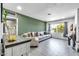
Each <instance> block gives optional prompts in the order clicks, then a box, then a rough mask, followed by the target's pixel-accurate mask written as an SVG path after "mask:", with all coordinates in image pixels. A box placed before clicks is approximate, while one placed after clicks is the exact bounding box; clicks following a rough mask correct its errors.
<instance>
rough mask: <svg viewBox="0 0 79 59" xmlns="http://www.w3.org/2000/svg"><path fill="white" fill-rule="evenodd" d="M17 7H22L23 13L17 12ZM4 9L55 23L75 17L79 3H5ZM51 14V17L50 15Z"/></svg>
mask: <svg viewBox="0 0 79 59" xmlns="http://www.w3.org/2000/svg"><path fill="white" fill-rule="evenodd" d="M17 6H21V7H22V11H18V10H17V8H16V7H17ZM3 7H4V8H6V9H9V10H12V11H16V12H18V13H21V14H24V15H27V16H30V17H33V18H36V19H39V20H42V21H53V20H56V19H60V18H65V17H70V16H74V15H75V10H76V8H79V4H78V3H4V4H3ZM48 13H51V15H48Z"/></svg>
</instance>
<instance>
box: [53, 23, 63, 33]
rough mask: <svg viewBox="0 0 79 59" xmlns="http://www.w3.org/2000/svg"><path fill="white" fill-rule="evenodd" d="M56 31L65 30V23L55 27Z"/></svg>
mask: <svg viewBox="0 0 79 59" xmlns="http://www.w3.org/2000/svg"><path fill="white" fill-rule="evenodd" d="M53 31H54V32H61V33H62V32H63V31H64V23H61V24H58V25H57V26H56V27H55V28H53Z"/></svg>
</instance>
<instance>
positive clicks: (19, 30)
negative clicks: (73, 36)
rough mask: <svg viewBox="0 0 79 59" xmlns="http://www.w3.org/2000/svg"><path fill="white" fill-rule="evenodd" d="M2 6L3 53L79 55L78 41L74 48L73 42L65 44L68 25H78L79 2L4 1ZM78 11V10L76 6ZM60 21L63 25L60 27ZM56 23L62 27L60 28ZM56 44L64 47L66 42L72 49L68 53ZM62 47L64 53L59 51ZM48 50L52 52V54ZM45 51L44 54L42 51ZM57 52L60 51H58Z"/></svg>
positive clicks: (15, 54) (20, 54) (14, 54)
mask: <svg viewBox="0 0 79 59" xmlns="http://www.w3.org/2000/svg"><path fill="white" fill-rule="evenodd" d="M2 5H3V19H2V21H3V33H4V34H3V35H4V38H3V39H5V41H4V42H3V43H5V44H4V46H5V47H4V46H3V47H2V48H4V50H5V52H2V53H1V54H2V55H5V56H39V55H42V56H43V55H44V56H47V55H49V56H53V55H54V56H55V55H61V56H63V55H66V54H67V55H79V53H78V52H76V51H78V42H77V43H76V47H75V51H74V50H73V49H72V48H71V47H72V43H71V46H70V47H69V46H68V44H67V39H68V33H69V30H70V26H71V24H73V25H74V26H73V27H75V26H77V25H78V17H77V16H78V14H77V12H75V9H76V8H78V7H79V4H74V3H72V4H68V3H64V4H62V3H3V4H2ZM61 6H62V8H60V7H61ZM70 7H71V8H70ZM77 11H79V10H78V9H77ZM75 14H77V15H75ZM61 23H62V24H63V25H62V26H61ZM75 24H76V25H75ZM54 25H55V26H54ZM57 25H59V27H62V28H60V30H59V28H58V27H57ZM53 28H54V29H56V30H54V32H52V29H53ZM77 31H78V28H77ZM77 35H78V33H77ZM77 37H78V36H77ZM63 39H66V40H63ZM77 39H78V38H77ZM77 41H78V40H77ZM65 42H66V43H65ZM71 42H72V41H71ZM63 43H65V44H63ZM53 44H54V45H56V46H54V45H53ZM59 44H61V45H63V47H64V45H65V48H67V50H68V51H72V52H70V53H67V50H66V51H65V49H63V47H62V46H61V45H59ZM52 47H53V48H52ZM68 47H69V48H68ZM18 49H19V50H18ZM46 49H47V51H46ZM58 49H59V50H58ZM62 49H63V50H62ZM69 49H70V50H69ZM55 50H56V51H57V52H56V51H55ZM61 50H62V51H64V52H61ZM2 51H3V50H2ZM51 51H52V52H53V51H55V54H54V53H52V52H51ZM16 52H17V53H16ZM37 52H38V53H37ZM45 52H47V53H46V54H45ZM59 52H61V53H60V54H58V53H59Z"/></svg>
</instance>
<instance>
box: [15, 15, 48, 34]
mask: <svg viewBox="0 0 79 59" xmlns="http://www.w3.org/2000/svg"><path fill="white" fill-rule="evenodd" d="M17 17H18V34H22V33H25V32H40V31H45V30H46V22H43V21H40V20H37V19H34V18H31V17H28V16H24V15H21V14H17Z"/></svg>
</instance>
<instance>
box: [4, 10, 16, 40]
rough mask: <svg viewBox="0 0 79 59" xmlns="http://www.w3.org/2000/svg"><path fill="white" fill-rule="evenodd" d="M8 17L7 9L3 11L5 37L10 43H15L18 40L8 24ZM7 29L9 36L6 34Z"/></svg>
mask: <svg viewBox="0 0 79 59" xmlns="http://www.w3.org/2000/svg"><path fill="white" fill-rule="evenodd" d="M7 16H8V11H7V10H6V9H3V25H4V30H5V32H4V35H5V38H6V39H7V41H8V42H13V41H15V40H16V37H15V36H13V35H11V29H10V27H9V26H8V24H7V21H8V20H7ZM6 29H7V32H8V34H7V33H6Z"/></svg>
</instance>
